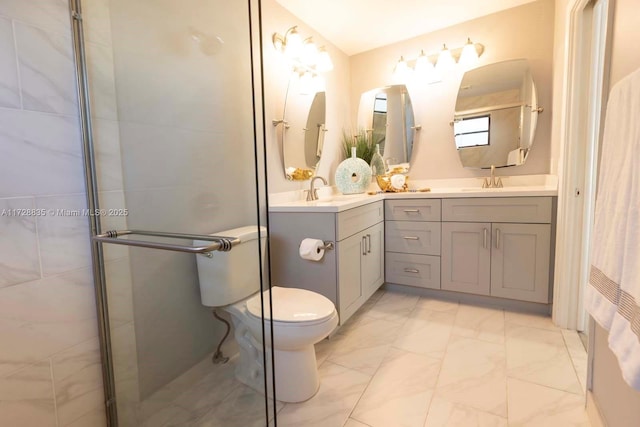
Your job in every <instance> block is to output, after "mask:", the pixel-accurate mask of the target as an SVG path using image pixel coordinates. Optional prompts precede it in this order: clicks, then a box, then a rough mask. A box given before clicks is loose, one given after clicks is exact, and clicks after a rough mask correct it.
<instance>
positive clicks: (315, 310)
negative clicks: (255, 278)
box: [246, 286, 336, 326]
mask: <svg viewBox="0 0 640 427" xmlns="http://www.w3.org/2000/svg"><path fill="white" fill-rule="evenodd" d="M269 292H271V296H272V298H273V311H272V310H270V307H269V305H268V304H265V310H264V318H265V320H271V321H272V322H274V323H283V324H289V325H290V326H293V324H295V325H302V324H304V325H314V324H318V323H322V322H325V321H326V320H328V319H330V318H332V316H334V315H335V311H336V310H335V306H334V305H333V303H332V302H331V300H329V299H328V298H326V297H325V296H323V295H320V294H318V293H316V292H311V291H308V290H306V289H299V288H283V287H280V286H273V287H272V288H271V290H266V291H264V293H263V295H264V301H265V302H266V301H268V300H269ZM246 307H247V311H248V313H249V314H250V315H251V316H252V317H255V318H258V319H261V318H262V310H261V301H260V293H258V294H256V295H254V296H253V297H251V298H249V299H248V300H247V303H246Z"/></svg>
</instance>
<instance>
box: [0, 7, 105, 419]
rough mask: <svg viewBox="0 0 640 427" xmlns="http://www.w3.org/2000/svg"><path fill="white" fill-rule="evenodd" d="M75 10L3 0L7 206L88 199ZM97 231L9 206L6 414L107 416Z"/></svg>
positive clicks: (2, 259)
mask: <svg viewBox="0 0 640 427" xmlns="http://www.w3.org/2000/svg"><path fill="white" fill-rule="evenodd" d="M68 16H69V15H68V5H67V2H66V1H62V0H42V1H39V2H37V3H34V2H26V1H21V0H3V1H1V2H0V212H1V211H2V210H3V209H32V208H43V209H46V210H48V209H54V210H55V209H57V208H62V209H76V208H77V209H80V208H84V207H86V204H85V192H84V187H83V182H84V180H83V169H82V155H81V142H80V131H79V125H78V111H77V100H76V86H75V77H74V65H73V56H72V48H71V33H70V23H69V17H68ZM88 234H89V233H88V221H87V217H85V216H80V217H71V216H63V215H56V214H55V212H48V213H47V215H46V216H34V215H29V214H25V215H20V216H9V215H7V214H6V212H5V215H0V425H3V426H53V425H57V426H60V427H62V426H68V425H76V426H82V425H85V426H101V425H104V424H105V420H104V410H103V397H102V380H101V368H100V359H99V351H98V346H99V344H98V338H97V326H96V313H95V302H94V292H93V281H92V277H91V269H90V264H91V259H90V255H89V254H90V252H89V235H88Z"/></svg>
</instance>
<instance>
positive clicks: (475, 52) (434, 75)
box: [393, 38, 484, 83]
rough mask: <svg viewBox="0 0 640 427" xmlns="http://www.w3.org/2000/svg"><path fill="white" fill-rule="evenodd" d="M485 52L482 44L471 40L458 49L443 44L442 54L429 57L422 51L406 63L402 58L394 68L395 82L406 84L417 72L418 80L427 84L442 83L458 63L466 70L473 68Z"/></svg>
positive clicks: (468, 39)
mask: <svg viewBox="0 0 640 427" xmlns="http://www.w3.org/2000/svg"><path fill="white" fill-rule="evenodd" d="M483 52H484V46H483V45H482V44H480V43H473V42H472V41H471V38H467V43H466V44H465V45H464V46H462V47H459V48H456V49H449V48H447V45H446V44H443V45H442V49H441V50H440V52H438V53H435V54H431V55H427V54H425V53H424V50H421V51H420V55H419V56H418V57H417V58H416V59H414V60H409V61H405V60H404V57H403V56H401V57H400V60H399V61H398V63H397V64H396V66H395V68H394V71H393V80H394V82H396V83H406V82H407V80H408V79H409V77H410V75H411V72H412V71H414V70H415V76H416V79H419V80H420V81H426V82H427V83H436V82H439V81H441V80H442V77H443V76H445V75H446V74H447V73H448V72H451V71H452V70H453V69H454V68H455V66H456V63H457V64H459V65H460V66H461V67H463V68H464V69H465V70H467V69H469V68H471V67H473V66H474V65H475V64H477V62H478V58H479V57H480V56H481V55H482V53H483ZM412 66H413V68H412Z"/></svg>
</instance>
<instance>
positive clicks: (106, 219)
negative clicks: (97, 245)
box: [98, 190, 129, 261]
mask: <svg viewBox="0 0 640 427" xmlns="http://www.w3.org/2000/svg"><path fill="white" fill-rule="evenodd" d="M98 197H99V203H100V209H101V210H102V212H104V214H103V215H101V216H100V226H101V229H102V230H103V231H106V230H126V229H127V228H128V227H127V215H126V214H127V213H128V211H126V204H125V200H124V192H123V191H122V190H119V191H101V192H99V193H98ZM102 248H103V250H104V259H105V261H111V260H117V259H120V258H124V257H128V256H129V248H128V246H124V245H109V244H107V245H102Z"/></svg>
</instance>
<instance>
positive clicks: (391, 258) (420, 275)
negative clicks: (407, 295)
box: [385, 252, 440, 289]
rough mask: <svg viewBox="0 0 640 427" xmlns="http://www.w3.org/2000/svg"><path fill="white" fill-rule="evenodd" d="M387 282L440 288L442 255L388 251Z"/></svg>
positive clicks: (386, 260) (386, 263)
mask: <svg viewBox="0 0 640 427" xmlns="http://www.w3.org/2000/svg"><path fill="white" fill-rule="evenodd" d="M385 267H386V271H385V278H386V280H385V281H386V282H389V283H396V284H398V285H408V286H417V287H420V288H431V289H440V257H437V256H429V255H414V254H396V253H389V252H387V254H386V258H385Z"/></svg>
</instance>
